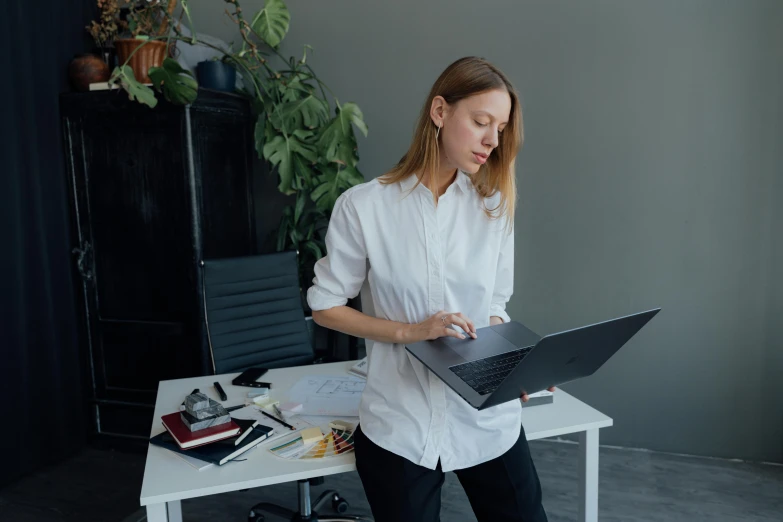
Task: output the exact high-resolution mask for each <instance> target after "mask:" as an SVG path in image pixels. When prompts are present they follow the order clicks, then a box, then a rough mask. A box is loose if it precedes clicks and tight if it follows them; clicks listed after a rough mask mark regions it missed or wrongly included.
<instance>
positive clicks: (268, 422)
mask: <svg viewBox="0 0 783 522" xmlns="http://www.w3.org/2000/svg"><path fill="white" fill-rule="evenodd" d="M264 411H266V410H264ZM267 413H270V414H271V415H274V413H271V412H268V411H267ZM231 416H232V417H234V418H235V419H250V420H257V421H258V423H259V424H261V425H262V426H267V427H269V428H272V429H274V430H275V431H274V433H273V434H272V435H270V436H269V438H267V439H265V440H264V441H263V442H261V444H266V443H267V442H270V441H273V440H277V439H280V438H281V437H283V436H285V435H292V434H293V433H295V432H294V431H293V430H291V429H289V428H286V427H285V426H283V425H282V424H280V423H279V422H276V421H274V420H272V419H270V418H269V417H267V416H266V415H264V414H262V413H261V409H260V408H259V407H258V406H255V405H250V406H245V407H244V408H240V409H238V410H234V411H232V412H231ZM284 420H285V421H286V422H287V423H288V424H290V425H291V426H293V427H294V428H296V429H297V430H301V429H304V428H312V426H313V425H312V424H310V423H308V422H305V421H304V420H301V419H299V418H297V417H292V418H290V419H289V418H286V419H284Z"/></svg>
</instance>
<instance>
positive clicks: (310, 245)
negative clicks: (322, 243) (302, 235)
mask: <svg viewBox="0 0 783 522" xmlns="http://www.w3.org/2000/svg"><path fill="white" fill-rule="evenodd" d="M304 249H305V251H308V252H310V253H311V254H312V255H313V257H314V258H315V260H316V261H317V260H319V259H321V258H322V257H323V254H322V253H321V249H320V248H319V247H318V245H317V244H316V243H315V241H307V242H306V243H305V244H304Z"/></svg>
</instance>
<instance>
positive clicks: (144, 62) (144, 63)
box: [114, 38, 166, 83]
mask: <svg viewBox="0 0 783 522" xmlns="http://www.w3.org/2000/svg"><path fill="white" fill-rule="evenodd" d="M114 46H115V48H116V49H117V61H118V62H119V65H120V66H122V65H123V64H124V63H125V62H126V60H127V59H128V56H130V55H131V53H133V51H134V50H135V49H136V48H137V47H139V46H143V47H142V48H141V49H139V50H138V51H136V52H135V53H133V56H132V57H131V59H130V63H129V64H128V65H130V67H131V69H132V70H133V76H135V77H136V80H137V81H139V82H141V83H152V80H151V79H150V77H149V75H148V74H147V73H148V72H149V70H150V69H151V68H152V67H160V66H161V65H163V60H164V59H165V58H166V42H161V41H158V40H138V39H136V38H121V39H119V40H115V41H114Z"/></svg>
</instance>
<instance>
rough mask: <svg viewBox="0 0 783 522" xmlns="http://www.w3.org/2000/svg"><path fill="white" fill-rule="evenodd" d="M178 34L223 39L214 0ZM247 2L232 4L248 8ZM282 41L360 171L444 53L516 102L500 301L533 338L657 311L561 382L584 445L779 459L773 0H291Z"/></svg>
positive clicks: (781, 84) (391, 139)
mask: <svg viewBox="0 0 783 522" xmlns="http://www.w3.org/2000/svg"><path fill="white" fill-rule="evenodd" d="M191 4H192V5H193V12H194V13H193V14H194V21H195V24H196V30H197V31H201V32H206V33H209V34H212V35H215V36H219V37H221V38H224V39H227V40H232V39H235V38H236V31H235V27H234V26H233V25H232V24H231V23H230V22H229V21H228V20H227V19H225V18H224V17H222V16H221V13H222V11H223V9H224V7H223V6H224V4H223V2H218V1H214V0H212V1H207V0H197V1H192V2H191ZM260 5H262V3H261V2H260V1H245V2H244V10H245V12H246V13H249V12H254V11H255V10H256V9H257V8H258V7H259V6H260ZM289 7H290V10H291V13H292V25H291V31H290V33H289V35H288V37H287V40H286V42H285V43H284V46H283V52H284V54H293V55H296V56H299V55H300V54H301V48H302V45H303V44H310V45H313V46H314V47H315V54H313V55H312V56H311V58H310V63H311V64H312V65H313V67H314V68H315V69H316V71H317V72H318V73H319V75H320V76H321V77H322V79H323V80H324V81H325V82H326V83H327V84H328V85H329V86H330V87H331V88H332V89H333V90H334V92H336V93H337V94H338V95H339V96H340V100H341V101H355V102H357V103H358V104H359V105H360V107H361V108H362V109H363V111H364V115H365V119H366V121H367V123H368V125H369V128H370V135H369V137H368V138H367V139H363V138H360V140H359V150H360V154H361V158H362V160H361V163H360V169H361V170H362V172H363V173H364V174H365V176H366V177H367V179H371V178H374V177H376V176H378V175H380V174H382V173H383V172H385V171H386V170H387V169H388V168H389V167H391V166H392V164H393V163H394V162H395V161H396V160H397V159H399V157H400V156H401V155H402V153H403V152H404V151H405V149H406V148H407V146H408V143H409V140H410V136H411V131H412V129H413V125H414V121H415V118H416V115H417V113H418V111H419V109H420V104H421V103H422V102H423V100H424V97H425V96H426V94H427V91H428V89H429V87H430V86H431V84H432V82H433V81H434V80H435V78H436V77H437V75H438V74H439V73H440V71H441V70H442V69H443V68H445V67H446V65H448V64H449V63H451V61H453V60H455V59H457V58H459V57H461V56H465V55H479V56H483V57H486V58H488V59H490V60H491V61H493V62H494V63H496V64H497V65H498V66H500V67H501V68H502V69H503V70H504V71H506V72H507V74H508V75H509V76H510V77H511V79H512V81H513V82H514V83H515V85H516V86H517V89H518V90H519V91H520V93H521V95H522V99H523V111H524V119H525V126H526V143H525V146H524V148H523V150H522V152H521V153H520V157H519V163H518V164H519V173H518V177H519V184H520V199H521V200H520V204H521V206H520V212H519V214H518V216H517V219H516V234H517V236H516V237H517V243H516V244H517V250H516V256H517V258H516V284H515V294H514V296H513V298H512V300H511V303H510V305H509V312H510V314H511V316H512V317H513V318H515V319H517V320H521V321H523V322H525V323H526V324H528V325H529V326H531V327H532V328H533V329H534V330H536V331H538V332H539V333H541V334H545V333H550V332H553V331H557V330H560V329H566V328H571V327H575V326H580V325H583V324H586V323H591V322H596V321H601V320H604V319H608V318H611V317H614V316H619V315H624V314H628V313H632V312H636V311H641V310H645V309H649V308H652V307H656V306H660V307H662V308H663V311H662V312H661V313H660V314H659V315H658V316H657V317H656V318H655V319H654V320H653V322H651V323H650V324H649V325H648V326H647V327H646V328H645V329H644V330H643V331H642V332H641V333H640V334H639V335H638V336H637V337H636V338H634V339H633V340H632V341H631V342H630V343H629V344H628V345H627V346H626V347H625V348H624V349H623V350H622V351H621V352H620V353H619V354H618V355H617V356H616V357H615V358H613V359H612V360H611V361H610V362H609V363H608V364H607V365H606V366H605V367H604V368H603V369H602V370H600V371H599V372H598V373H597V374H596V375H595V376H593V377H591V378H589V379H586V380H583V381H581V382H578V383H573V384H572V385H568V386H566V387H565V388H566V389H567V390H568V391H569V392H570V393H573V394H575V395H576V396H578V397H579V398H581V399H582V400H584V401H586V402H587V403H589V404H591V405H593V406H595V407H596V408H598V409H600V410H601V411H603V412H605V413H607V414H608V415H610V416H612V417H613V418H614V419H615V426H614V427H613V428H611V429H608V430H605V431H604V433H603V434H602V442H604V443H607V444H615V445H622V446H632V447H643V448H650V449H656V450H666V451H673V452H682V453H690V454H700V455H712V456H722V457H737V458H748V459H754V460H767V461H778V462H780V461H783V399H781V397H783V383H782V382H783V381H782V379H781V377H783V333H781V327H780V326H779V324H778V321H777V319H778V318H779V317H781V316H783V273H781V270H780V268H779V267H780V266H782V265H783V237H782V236H783V233H781V231H782V230H783V212H782V211H781V208H780V201H781V200H782V199H783V183H782V182H781V180H780V173H781V171H783V155H781V153H780V152H779V150H780V142H781V138H782V137H783V38H782V37H781V36H779V35H780V34H781V32H783V30H782V29H781V28H782V27H783V2H779V1H776V0H769V1H750V0H742V1H739V0H737V1H733V2H720V3H718V2H713V1H710V0H700V1H696V0H690V1H686V2H683V1H679V0H677V1H673V0H671V1H652V0H650V1H648V2H639V1H635V2H630V1H621V0H617V1H586V0H574V1H549V2H540V1H539V2H533V1H525V2H520V1H484V2H468V1H464V0H463V1H458V2H456V1H445V0H444V1H437V2H435V1H428V2H419V1H414V0H398V1H396V2H367V1H360V0H339V1H338V0H334V1H329V2H327V1H319V2H313V1H304V0H294V1H291V2H290V6H289Z"/></svg>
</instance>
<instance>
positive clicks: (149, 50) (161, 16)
mask: <svg viewBox="0 0 783 522" xmlns="http://www.w3.org/2000/svg"><path fill="white" fill-rule="evenodd" d="M176 7H177V0H140V1H131V2H129V7H128V8H127V19H126V21H125V23H124V24H123V26H125V27H126V28H127V31H126V35H125V36H126V37H125V38H118V39H117V40H115V43H114V45H115V47H116V48H117V59H118V60H119V62H120V63H122V64H128V65H130V68H131V69H132V70H133V74H134V76H135V78H136V79H137V80H138V81H139V82H141V83H152V80H151V79H150V77H149V74H148V73H149V70H150V68H152V67H160V66H161V65H163V60H164V59H165V58H166V55H167V54H168V52H169V42H168V41H164V40H163V37H164V36H166V35H167V33H168V31H169V27H170V26H169V23H170V21H171V20H172V14H173V13H174V9H176Z"/></svg>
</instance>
